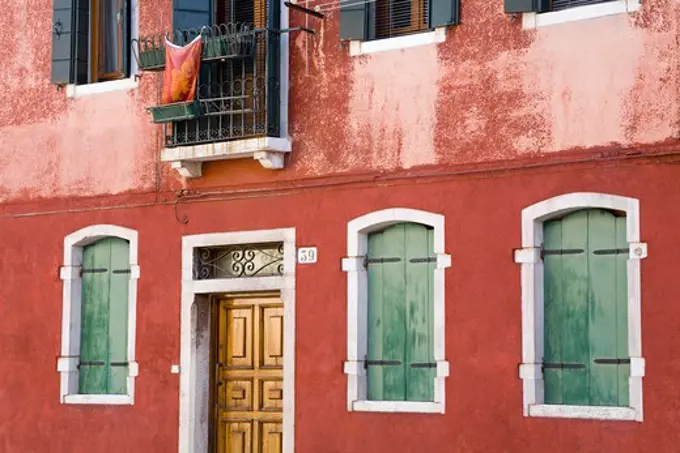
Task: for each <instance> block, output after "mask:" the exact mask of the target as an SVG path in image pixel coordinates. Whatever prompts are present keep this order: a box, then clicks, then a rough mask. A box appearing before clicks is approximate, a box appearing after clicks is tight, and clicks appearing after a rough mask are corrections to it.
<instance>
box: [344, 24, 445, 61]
mask: <svg viewBox="0 0 680 453" xmlns="http://www.w3.org/2000/svg"><path fill="white" fill-rule="evenodd" d="M444 41H446V27H439V28H436V29H434V30H433V31H428V32H424V33H416V34H412V35H405V36H397V37H395V38H387V39H376V40H373V41H359V40H353V41H350V44H349V54H350V56H352V57H354V56H357V55H366V54H371V53H376V52H384V51H387V50H398V49H408V48H409V47H416V46H423V45H426V44H439V43H442V42H444Z"/></svg>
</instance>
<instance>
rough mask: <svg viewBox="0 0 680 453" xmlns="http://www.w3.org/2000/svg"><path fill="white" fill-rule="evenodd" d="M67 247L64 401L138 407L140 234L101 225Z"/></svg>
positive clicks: (61, 365) (76, 235)
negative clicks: (137, 324) (138, 258)
mask: <svg viewBox="0 0 680 453" xmlns="http://www.w3.org/2000/svg"><path fill="white" fill-rule="evenodd" d="M64 245H65V250H64V266H62V269H61V277H62V279H63V280H64V297H63V321H62V326H63V328H62V354H61V357H60V358H59V362H58V371H59V372H60V373H61V401H62V403H73V404H133V402H134V378H135V377H136V376H137V373H138V369H137V363H136V362H135V351H134V349H135V348H134V345H135V313H136V294H137V283H136V282H137V279H138V278H139V266H138V265H137V233H136V232H135V231H132V230H128V229H127V228H120V227H115V226H112V225H96V226H92V227H88V228H84V229H82V230H79V231H77V232H75V233H73V234H71V235H69V236H67V237H66V239H65V241H64Z"/></svg>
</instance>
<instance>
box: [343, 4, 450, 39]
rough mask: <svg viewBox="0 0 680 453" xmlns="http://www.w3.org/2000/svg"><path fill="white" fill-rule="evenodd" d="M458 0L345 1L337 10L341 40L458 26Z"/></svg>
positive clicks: (374, 37)
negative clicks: (338, 10)
mask: <svg viewBox="0 0 680 453" xmlns="http://www.w3.org/2000/svg"><path fill="white" fill-rule="evenodd" d="M458 11H459V1H458V0H377V1H375V2H371V1H364V0H358V1H348V2H345V3H344V4H341V7H340V39H352V40H360V41H370V40H375V39H383V38H393V37H397V36H404V35H409V34H414V33H422V32H427V31H430V30H434V29H435V28H437V27H446V26H448V25H455V24H457V23H458Z"/></svg>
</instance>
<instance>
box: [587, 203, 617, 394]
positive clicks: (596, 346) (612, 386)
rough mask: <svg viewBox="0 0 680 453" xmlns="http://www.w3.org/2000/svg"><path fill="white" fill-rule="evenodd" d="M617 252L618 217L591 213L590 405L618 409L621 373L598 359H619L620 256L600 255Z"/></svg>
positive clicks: (606, 213)
mask: <svg viewBox="0 0 680 453" xmlns="http://www.w3.org/2000/svg"><path fill="white" fill-rule="evenodd" d="M612 249H616V223H615V218H614V215H613V214H611V213H609V212H607V211H603V210H590V211H588V250H589V252H590V253H588V265H589V271H590V272H589V274H590V300H589V305H590V307H589V308H590V309H589V310H588V314H589V319H588V328H589V336H590V355H591V361H592V364H591V371H590V404H592V405H595V406H615V405H616V404H617V403H618V391H617V388H618V370H617V368H616V367H613V366H611V365H608V364H604V363H597V362H595V359H597V358H601V357H617V350H616V308H617V307H616V256H615V255H612V254H596V253H594V252H595V251H598V250H612Z"/></svg>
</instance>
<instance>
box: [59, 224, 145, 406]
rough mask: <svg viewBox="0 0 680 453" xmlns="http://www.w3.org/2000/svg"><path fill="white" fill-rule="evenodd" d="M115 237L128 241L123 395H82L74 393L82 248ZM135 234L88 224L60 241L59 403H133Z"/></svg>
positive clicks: (136, 242) (134, 370)
mask: <svg viewBox="0 0 680 453" xmlns="http://www.w3.org/2000/svg"><path fill="white" fill-rule="evenodd" d="M107 237H117V238H121V239H125V240H126V241H128V242H129V244H130V247H129V253H130V256H129V262H130V283H129V286H128V336H127V338H128V344H127V358H128V378H127V393H126V394H121V395H111V394H105V395H89V394H88V395H85V394H79V393H78V362H79V359H80V324H81V306H82V279H81V276H80V271H81V269H82V264H83V248H84V247H85V246H87V245H89V244H92V243H94V242H96V241H98V240H100V239H104V238H107ZM138 245H139V241H138V235H137V232H136V231H135V230H131V229H129V228H123V227H119V226H115V225H92V226H89V227H86V228H83V229H81V230H78V231H76V232H74V233H71V234H69V235H68V236H66V237H65V238H64V264H63V266H62V267H61V268H60V272H59V274H60V276H61V279H62V280H63V282H64V283H63V295H62V304H63V309H62V321H61V323H62V327H61V356H60V357H59V359H58V360H57V371H58V372H59V374H60V376H61V383H60V400H61V403H62V404H128V405H131V404H134V401H135V378H136V377H137V375H138V374H139V366H138V364H137V362H136V361H135V335H136V324H137V280H139V275H140V269H139V265H138V264H137V250H138Z"/></svg>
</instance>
